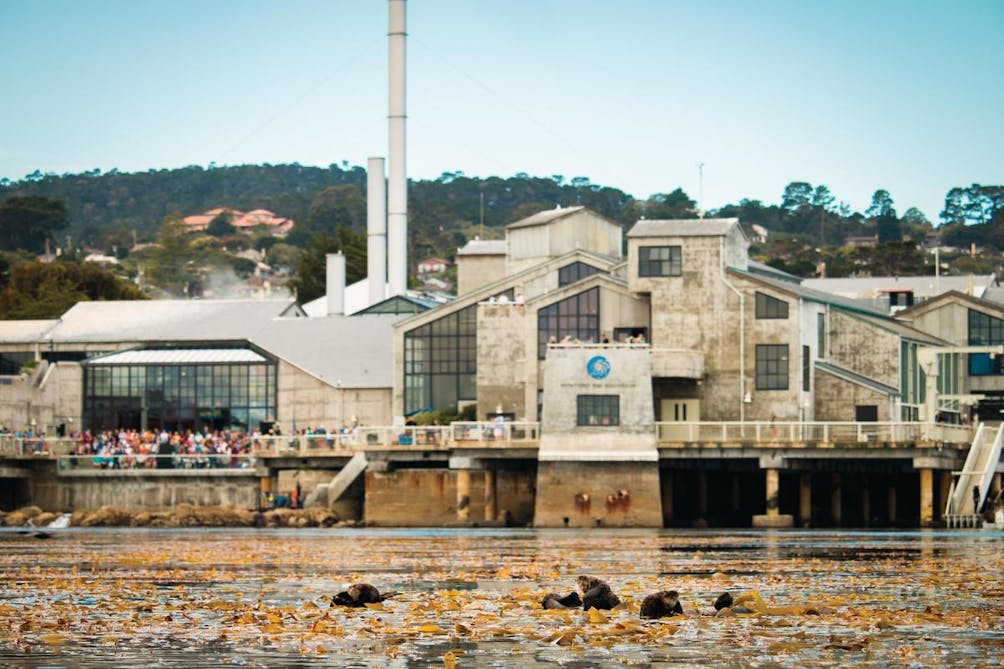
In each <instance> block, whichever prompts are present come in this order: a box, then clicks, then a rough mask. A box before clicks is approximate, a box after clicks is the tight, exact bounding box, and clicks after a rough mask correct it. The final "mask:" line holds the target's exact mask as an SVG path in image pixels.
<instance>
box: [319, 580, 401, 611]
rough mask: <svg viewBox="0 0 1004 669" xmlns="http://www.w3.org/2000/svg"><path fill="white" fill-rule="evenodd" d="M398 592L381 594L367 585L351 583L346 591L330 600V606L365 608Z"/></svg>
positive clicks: (398, 593)
mask: <svg viewBox="0 0 1004 669" xmlns="http://www.w3.org/2000/svg"><path fill="white" fill-rule="evenodd" d="M400 594H401V593H400V592H387V593H383V594H381V593H380V591H379V590H377V589H376V588H375V587H374V586H372V585H370V584H369V583H353V584H352V585H350V586H349V589H348V590H347V591H343V592H339V593H337V594H336V595H335V596H334V597H332V598H331V603H332V605H335V604H337V605H338V606H355V607H360V606H366V605H367V604H379V603H380V602H382V601H384V600H385V599H390V598H391V597H393V596H395V595H400Z"/></svg>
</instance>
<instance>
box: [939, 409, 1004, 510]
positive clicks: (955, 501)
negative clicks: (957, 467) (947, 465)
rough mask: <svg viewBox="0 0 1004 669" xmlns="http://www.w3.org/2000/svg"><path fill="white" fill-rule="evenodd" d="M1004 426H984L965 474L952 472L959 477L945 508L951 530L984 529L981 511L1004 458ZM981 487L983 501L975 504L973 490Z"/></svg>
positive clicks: (977, 434)
mask: <svg viewBox="0 0 1004 669" xmlns="http://www.w3.org/2000/svg"><path fill="white" fill-rule="evenodd" d="M1002 437H1004V426H1001V427H987V424H986V423H981V424H980V426H979V428H977V430H976V436H975V437H974V438H973V445H972V446H970V448H969V454H968V455H967V456H966V464H965V465H963V468H962V471H960V472H952V473H953V475H955V476H956V477H957V478H956V479H955V480H954V481H953V482H952V489H951V494H949V496H948V503H947V504H946V505H945V521H946V522H947V523H948V526H949V527H982V526H983V523H982V515H981V514H980V508H981V507H982V506H983V502H984V500H986V498H987V492H988V491H989V489H990V482H991V480H992V479H993V476H994V473H995V472H996V470H997V463H998V462H999V461H1000V457H1001V443H1002ZM975 486H979V499H977V500H976V501H975V503H974V501H973V489H974V487H975Z"/></svg>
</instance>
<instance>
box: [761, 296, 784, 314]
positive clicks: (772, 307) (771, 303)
mask: <svg viewBox="0 0 1004 669" xmlns="http://www.w3.org/2000/svg"><path fill="white" fill-rule="evenodd" d="M756 317H757V318H787V317H788V303H787V302H785V301H784V300H779V299H777V298H776V297H771V296H770V295H767V294H765V293H757V294H756Z"/></svg>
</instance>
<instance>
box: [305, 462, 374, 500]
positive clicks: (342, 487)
mask: <svg viewBox="0 0 1004 669" xmlns="http://www.w3.org/2000/svg"><path fill="white" fill-rule="evenodd" d="M364 471H366V454H365V453H363V452H362V451H359V452H357V453H356V454H355V455H353V456H352V458H351V459H350V460H349V461H348V462H346V463H345V466H344V467H342V468H341V470H340V471H339V472H338V473H337V474H335V477H334V478H333V479H331V482H330V483H322V484H321V485H319V486H317V487H316V488H314V489H313V490H311V491H310V494H308V495H307V498H306V499H305V500H304V506H316V505H317V504H323V503H326V504H327V506H329V507H330V506H331V505H332V504H334V503H335V502H337V501H338V500H339V498H341V496H342V495H344V494H345V491H346V490H348V489H349V486H350V485H352V484H353V483H355V480H356V479H357V478H359V475H360V474H362V473H363V472H364Z"/></svg>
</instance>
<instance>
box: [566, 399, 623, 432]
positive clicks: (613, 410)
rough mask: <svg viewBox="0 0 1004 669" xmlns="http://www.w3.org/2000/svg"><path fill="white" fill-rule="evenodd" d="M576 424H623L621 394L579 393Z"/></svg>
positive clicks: (591, 425)
mask: <svg viewBox="0 0 1004 669" xmlns="http://www.w3.org/2000/svg"><path fill="white" fill-rule="evenodd" d="M575 399H576V405H577V408H578V411H577V420H576V424H577V425H580V426H583V427H595V426H603V427H606V426H608V425H620V424H621V398H620V395H578V396H577V397H576V398H575Z"/></svg>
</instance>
